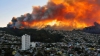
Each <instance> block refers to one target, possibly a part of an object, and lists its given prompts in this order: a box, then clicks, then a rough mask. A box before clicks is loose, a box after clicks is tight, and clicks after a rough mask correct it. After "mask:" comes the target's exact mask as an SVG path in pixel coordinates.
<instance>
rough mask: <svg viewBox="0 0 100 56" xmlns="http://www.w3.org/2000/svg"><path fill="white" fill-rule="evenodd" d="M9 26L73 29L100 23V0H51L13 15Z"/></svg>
mask: <svg viewBox="0 0 100 56" xmlns="http://www.w3.org/2000/svg"><path fill="white" fill-rule="evenodd" d="M11 21H12V22H11V23H9V24H8V27H16V28H21V29H22V28H36V29H41V28H44V27H46V26H48V25H49V26H50V27H51V28H53V29H62V30H72V29H82V28H84V27H87V26H92V25H93V23H94V22H98V23H100V0H49V1H48V3H47V5H45V6H33V11H32V13H27V14H24V15H21V16H20V17H17V18H15V17H13V18H12V20H11Z"/></svg>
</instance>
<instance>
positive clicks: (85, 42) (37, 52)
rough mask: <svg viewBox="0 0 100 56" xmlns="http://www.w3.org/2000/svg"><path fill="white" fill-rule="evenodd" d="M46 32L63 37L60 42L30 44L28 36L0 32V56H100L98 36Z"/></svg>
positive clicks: (99, 39) (81, 33) (78, 32)
mask: <svg viewBox="0 0 100 56" xmlns="http://www.w3.org/2000/svg"><path fill="white" fill-rule="evenodd" d="M46 31H48V32H50V33H51V34H54V33H57V34H61V35H63V36H64V38H63V39H62V42H55V43H43V42H31V41H30V38H31V36H30V35H28V34H25V35H22V37H17V36H13V35H10V34H7V33H6V32H5V31H0V56H100V34H90V33H86V32H82V31H79V30H73V31H63V30H60V31H58V30H46Z"/></svg>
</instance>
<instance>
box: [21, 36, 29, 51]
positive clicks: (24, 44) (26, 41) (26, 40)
mask: <svg viewBox="0 0 100 56" xmlns="http://www.w3.org/2000/svg"><path fill="white" fill-rule="evenodd" d="M29 48H30V35H27V34H25V35H23V36H22V50H27V49H29Z"/></svg>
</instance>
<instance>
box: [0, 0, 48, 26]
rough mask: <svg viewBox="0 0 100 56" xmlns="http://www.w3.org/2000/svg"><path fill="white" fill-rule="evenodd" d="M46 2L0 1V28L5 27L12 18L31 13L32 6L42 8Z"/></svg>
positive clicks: (29, 0)
mask: <svg viewBox="0 0 100 56" xmlns="http://www.w3.org/2000/svg"><path fill="white" fill-rule="evenodd" d="M47 1H48V0H0V27H5V26H6V25H7V24H8V23H9V22H10V21H11V19H12V17H13V16H15V17H18V16H20V15H23V14H25V13H31V12H32V6H38V5H40V6H43V5H46V4H47Z"/></svg>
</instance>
